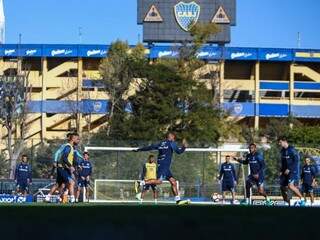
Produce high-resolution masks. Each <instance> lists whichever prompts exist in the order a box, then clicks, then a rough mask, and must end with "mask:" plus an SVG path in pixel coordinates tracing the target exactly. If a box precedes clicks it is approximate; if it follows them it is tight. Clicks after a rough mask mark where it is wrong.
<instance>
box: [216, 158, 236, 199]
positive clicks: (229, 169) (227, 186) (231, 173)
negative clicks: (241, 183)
mask: <svg viewBox="0 0 320 240" xmlns="http://www.w3.org/2000/svg"><path fill="white" fill-rule="evenodd" d="M218 179H219V183H220V182H221V180H222V184H221V190H222V200H223V202H224V201H225V193H226V192H227V191H229V192H231V194H232V201H231V203H232V204H234V202H235V186H236V185H237V177H236V171H235V169H234V166H233V164H232V163H230V156H226V161H225V163H223V164H222V165H221V168H220V174H219V177H218Z"/></svg>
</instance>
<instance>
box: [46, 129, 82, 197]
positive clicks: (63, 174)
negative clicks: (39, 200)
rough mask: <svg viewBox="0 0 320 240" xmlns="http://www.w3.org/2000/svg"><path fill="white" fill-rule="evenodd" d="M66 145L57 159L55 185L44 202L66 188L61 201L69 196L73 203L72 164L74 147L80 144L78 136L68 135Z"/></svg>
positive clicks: (74, 156) (73, 169)
mask: <svg viewBox="0 0 320 240" xmlns="http://www.w3.org/2000/svg"><path fill="white" fill-rule="evenodd" d="M68 137H69V138H68V143H67V144H64V145H63V150H62V152H61V157H60V158H58V159H57V184H56V185H55V186H54V187H53V188H52V189H51V190H50V192H49V194H48V195H47V196H46V199H45V200H46V201H47V202H49V201H50V198H51V195H52V194H53V193H54V192H55V191H56V190H57V189H58V188H59V187H60V190H61V189H62V188H66V189H67V191H65V192H64V195H63V196H62V199H65V198H66V194H67V193H69V194H70V201H71V202H72V203H73V202H75V196H74V185H75V181H74V171H75V168H74V164H75V162H76V154H75V146H76V145H77V144H78V143H79V142H80V138H79V135H78V134H77V133H71V134H69V135H68Z"/></svg>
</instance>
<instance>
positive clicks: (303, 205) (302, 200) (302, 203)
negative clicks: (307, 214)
mask: <svg viewBox="0 0 320 240" xmlns="http://www.w3.org/2000/svg"><path fill="white" fill-rule="evenodd" d="M299 206H300V207H305V206H306V201H305V200H304V199H301V200H300V201H299Z"/></svg>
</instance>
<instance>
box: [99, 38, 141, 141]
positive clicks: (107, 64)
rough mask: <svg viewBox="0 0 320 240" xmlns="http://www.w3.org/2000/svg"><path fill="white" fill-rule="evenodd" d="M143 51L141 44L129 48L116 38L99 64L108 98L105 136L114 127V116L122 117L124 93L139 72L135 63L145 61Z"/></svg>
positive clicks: (126, 92) (125, 43)
mask: <svg viewBox="0 0 320 240" xmlns="http://www.w3.org/2000/svg"><path fill="white" fill-rule="evenodd" d="M144 51H145V49H144V48H143V46H141V45H138V46H137V47H136V48H134V49H130V47H129V45H128V43H127V42H122V41H119V40H118V41H116V42H114V43H112V44H111V47H110V50H109V52H108V57H107V58H105V59H104V60H103V61H102V62H101V64H100V68H99V69H100V74H101V76H102V78H103V81H104V83H105V90H106V92H107V93H108V94H109V98H110V99H109V102H110V106H109V122H108V126H107V132H106V133H107V136H110V134H111V133H112V130H113V128H115V127H114V126H113V125H114V124H117V121H114V118H117V120H120V119H121V118H122V117H119V115H121V114H123V113H124V108H125V97H126V94H128V91H129V89H130V87H131V85H132V84H133V82H134V77H135V76H136V75H137V74H136V73H137V72H139V70H138V69H137V65H139V64H141V63H143V62H145V61H146V60H145V54H144Z"/></svg>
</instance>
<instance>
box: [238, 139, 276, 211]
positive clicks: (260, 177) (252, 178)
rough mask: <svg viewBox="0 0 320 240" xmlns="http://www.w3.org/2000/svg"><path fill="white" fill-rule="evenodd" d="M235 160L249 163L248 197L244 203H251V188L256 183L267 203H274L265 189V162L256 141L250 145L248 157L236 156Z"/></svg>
mask: <svg viewBox="0 0 320 240" xmlns="http://www.w3.org/2000/svg"><path fill="white" fill-rule="evenodd" d="M234 160H236V161H238V162H239V163H241V164H245V165H249V168H250V175H249V176H248V178H247V180H246V199H245V202H244V204H251V202H250V199H251V188H252V186H254V185H256V186H257V188H258V192H259V194H260V195H262V196H263V197H264V198H265V200H266V202H265V204H266V205H272V202H271V200H270V199H269V198H268V196H267V194H266V192H265V190H264V186H263V184H264V170H265V167H266V165H265V162H264V159H263V156H262V154H261V153H259V152H258V151H257V146H256V144H254V143H251V144H250V145H249V154H248V155H247V156H246V159H244V160H242V159H238V158H234Z"/></svg>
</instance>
